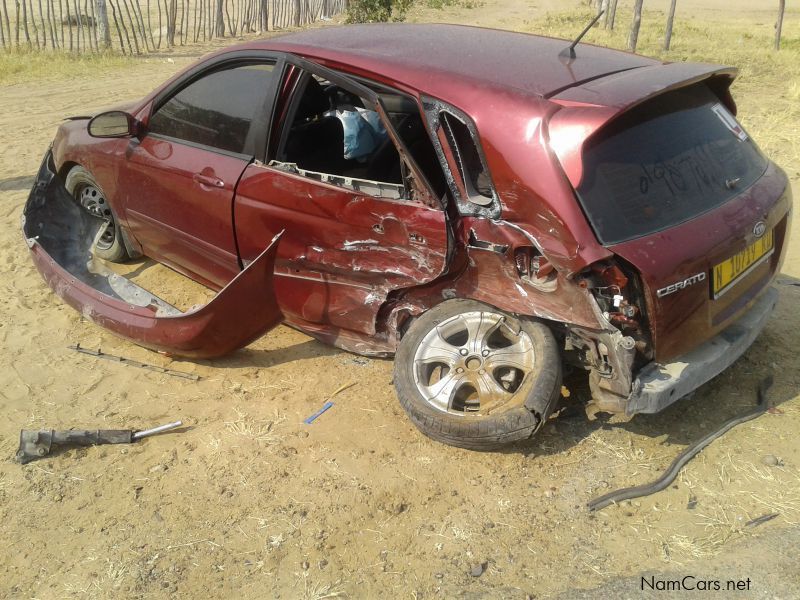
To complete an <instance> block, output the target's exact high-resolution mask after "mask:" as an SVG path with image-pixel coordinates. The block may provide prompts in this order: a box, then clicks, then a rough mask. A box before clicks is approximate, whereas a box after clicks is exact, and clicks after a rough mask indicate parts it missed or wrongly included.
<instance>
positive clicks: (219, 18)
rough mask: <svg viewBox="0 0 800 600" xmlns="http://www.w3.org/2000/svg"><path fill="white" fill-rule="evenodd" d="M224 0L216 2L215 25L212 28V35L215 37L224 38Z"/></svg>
mask: <svg viewBox="0 0 800 600" xmlns="http://www.w3.org/2000/svg"><path fill="white" fill-rule="evenodd" d="M224 2H225V0H217V14H216V20H215V23H216V25H215V26H214V35H216V36H217V37H225V14H224V13H223V10H224V7H223V3H224Z"/></svg>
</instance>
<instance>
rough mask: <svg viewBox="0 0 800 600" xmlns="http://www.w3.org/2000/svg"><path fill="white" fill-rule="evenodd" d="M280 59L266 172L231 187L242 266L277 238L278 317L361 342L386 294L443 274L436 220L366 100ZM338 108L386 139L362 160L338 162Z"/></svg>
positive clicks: (431, 201)
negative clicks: (285, 66) (356, 336)
mask: <svg viewBox="0 0 800 600" xmlns="http://www.w3.org/2000/svg"><path fill="white" fill-rule="evenodd" d="M287 60H289V61H294V62H295V66H294V67H293V68H292V69H290V71H289V73H288V74H287V78H288V79H289V81H288V82H287V85H285V86H283V87H284V88H285V89H286V90H287V94H286V96H285V97H284V98H283V99H282V100H281V102H282V103H284V106H280V107H279V110H278V111H276V112H277V113H278V114H280V115H282V116H281V117H279V118H280V119H282V122H280V123H276V124H275V127H279V128H280V131H281V135H279V136H277V137H276V139H278V140H279V143H277V144H276V148H275V149H274V151H273V152H271V153H270V155H269V156H268V157H266V160H265V161H263V162H261V161H259V162H256V163H253V164H251V165H248V166H247V168H246V169H245V172H244V174H243V176H242V179H241V182H240V183H239V186H238V188H237V194H236V201H235V207H234V213H235V222H236V233H237V239H238V242H239V249H240V252H241V257H242V259H243V261H244V262H245V263H246V262H247V261H249V260H252V259H253V258H254V257H255V256H256V255H257V253H258V252H259V249H260V248H262V247H263V241H264V240H267V239H270V238H271V237H272V236H273V235H274V234H275V233H277V232H279V231H282V230H285V233H284V235H283V238H282V242H281V245H280V248H279V251H278V259H277V261H276V267H275V276H276V277H275V289H276V293H277V295H278V299H279V302H280V304H281V309H282V310H283V312H284V314H286V316H287V318H288V319H289V320H290V321H293V322H295V323H299V324H309V323H312V324H313V323H317V324H324V325H327V326H334V327H339V328H342V329H346V330H350V331H357V332H359V333H364V334H368V335H371V334H374V333H375V323H376V317H377V315H378V311H379V309H380V308H381V306H382V305H383V304H384V302H385V301H386V300H387V299H388V298H389V297H390V295H391V294H392V292H394V291H397V290H402V289H404V288H409V287H414V286H418V285H422V284H425V283H427V282H430V281H433V280H434V279H436V278H437V277H439V276H440V275H441V274H442V273H443V272H444V270H445V268H446V264H447V254H448V229H447V223H446V219H445V214H444V211H443V210H442V208H441V205H440V203H439V199H438V198H434V195H433V194H432V193H431V192H430V189H429V186H427V185H426V178H425V176H424V175H423V174H422V173H421V172H420V171H419V168H418V167H417V165H416V162H415V161H414V159H413V158H412V157H411V156H410V155H409V154H408V150H407V148H406V146H405V143H404V142H403V141H402V140H401V139H400V137H399V135H398V134H397V132H396V131H395V130H394V128H393V127H392V123H391V119H389V118H388V115H387V113H386V111H385V109H384V106H383V104H382V103H381V101H380V100H379V97H378V95H377V94H376V93H374V92H373V91H372V90H370V89H368V88H366V87H364V86H362V85H360V84H358V83H356V82H354V81H352V80H351V79H349V78H347V77H345V76H343V75H341V74H340V73H337V72H333V71H330V70H328V69H324V68H322V67H320V66H319V65H315V64H312V63H308V62H306V61H303V60H300V59H297V58H287ZM320 90H322V92H324V95H320V94H321V93H322V92H321V91H320ZM325 96H327V97H328V98H329V99H330V104H326V103H325V102H324V101H323V100H321V98H324V97H325ZM345 97H346V98H347V99H349V100H348V101H349V102H352V103H353V104H355V105H360V106H358V107H356V106H353V105H349V106H348V107H347V108H348V109H350V108H352V109H353V110H352V111H345V112H352V113H360V114H364V115H366V118H368V119H371V120H372V121H371V122H372V123H376V122H377V121H380V123H382V125H383V128H385V130H386V131H385V137H381V138H380V139H379V140H377V141H375V143H374V145H370V148H371V149H370V150H369V152H366V149H365V148H366V147H365V146H363V145H362V146H361V147H359V148H356V147H355V146H352V145H351V146H350V147H349V152H350V154H348V150H346V149H345V146H344V145H343V144H344V138H343V135H344V133H343V129H342V126H339V125H337V123H338V121H337V118H338V117H336V116H335V114H336V108H337V103H343V102H344V100H343V98H345ZM315 103H318V104H319V106H315ZM414 104H415V103H414ZM415 106H416V109H415V110H416V115H414V114H409V115H408V117H409V118H410V119H412V120H413V119H417V120H419V121H420V123H419V125H420V126H421V127H422V135H424V136H426V138H425V140H426V141H427V143H428V144H429V145H430V143H431V142H430V139H429V138H427V133H425V130H424V126H422V123H421V114H420V113H419V109H418V105H416V104H415ZM343 107H344V104H340V105H339V108H343ZM349 117H352V118H359V117H357V116H353V115H352V114H351V115H349ZM408 122H409V121H408V119H406V120H405V121H404V123H405V124H406V127H407V126H408ZM362 126H363V124H362ZM377 129H378V130H380V126H378V127H377ZM362 133H363V130H362ZM337 135H338V136H342V137H336V136H337ZM350 141H351V142H352V141H353V138H351V139H350ZM287 148H290V149H291V150H287ZM354 156H357V158H353V157H354ZM373 173H374V174H377V173H380V174H381V176H380V178H378V175H373Z"/></svg>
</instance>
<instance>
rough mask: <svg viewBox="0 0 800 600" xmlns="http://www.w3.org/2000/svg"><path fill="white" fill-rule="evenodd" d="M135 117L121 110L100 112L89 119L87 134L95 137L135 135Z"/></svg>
mask: <svg viewBox="0 0 800 600" xmlns="http://www.w3.org/2000/svg"><path fill="white" fill-rule="evenodd" d="M136 125H137V123H136V119H134V118H133V116H132V115H129V114H128V113H126V112H123V111H121V110H110V111H108V112H104V113H100V114H99V115H97V116H96V117H94V118H93V119H92V120H91V121H89V125H88V126H87V129H88V131H89V135H90V136H92V137H96V138H122V137H130V136H133V135H136V129H137V127H136Z"/></svg>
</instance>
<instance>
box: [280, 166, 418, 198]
mask: <svg viewBox="0 0 800 600" xmlns="http://www.w3.org/2000/svg"><path fill="white" fill-rule="evenodd" d="M269 166H270V167H274V168H275V169H278V170H280V171H285V172H287V173H296V174H297V175H302V176H303V177H308V178H310V179H315V180H317V181H321V182H323V183H330V184H331V185H337V186H341V187H344V188H347V189H350V190H353V191H354V192H363V193H365V194H369V195H371V196H375V197H376V198H391V199H393V200H400V199H403V198H405V197H406V195H407V194H406V188H405V186H404V185H400V184H396V183H385V182H382V181H372V180H370V179H359V178H357V177H344V176H342V175H331V174H329V173H320V172H317V171H309V170H308V169H301V168H300V167H298V166H297V163H287V162H281V161H279V160H271V161H269Z"/></svg>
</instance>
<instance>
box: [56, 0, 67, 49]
mask: <svg viewBox="0 0 800 600" xmlns="http://www.w3.org/2000/svg"><path fill="white" fill-rule="evenodd" d="M58 22H59V23H61V47H62V48H65V47H66V46H67V38H66V37H64V6H63V5H62V4H61V0H58Z"/></svg>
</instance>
